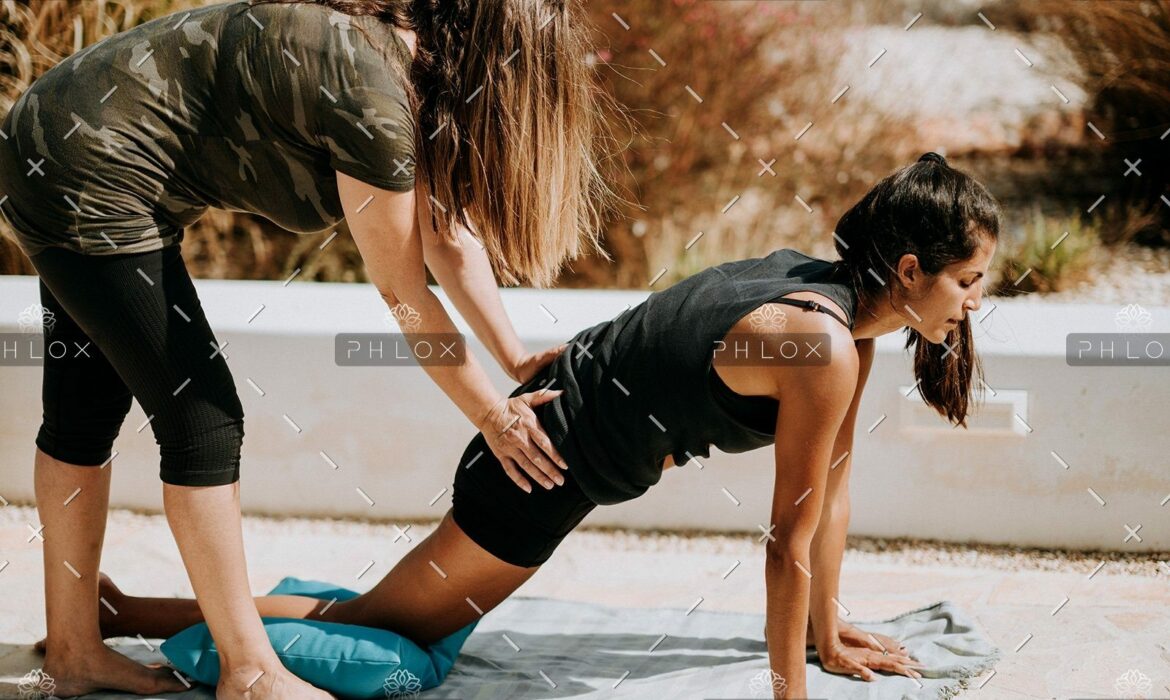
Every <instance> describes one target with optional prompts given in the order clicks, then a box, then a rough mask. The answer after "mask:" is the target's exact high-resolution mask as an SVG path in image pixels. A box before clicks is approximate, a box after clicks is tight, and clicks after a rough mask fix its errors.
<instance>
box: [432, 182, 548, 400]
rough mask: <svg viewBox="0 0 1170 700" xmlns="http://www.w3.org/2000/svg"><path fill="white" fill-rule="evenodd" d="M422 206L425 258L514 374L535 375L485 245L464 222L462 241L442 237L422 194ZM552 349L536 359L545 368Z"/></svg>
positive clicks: (522, 378)
mask: <svg viewBox="0 0 1170 700" xmlns="http://www.w3.org/2000/svg"><path fill="white" fill-rule="evenodd" d="M417 205H418V226H419V234H420V235H421V237H422V246H423V259H424V260H425V261H426V266H427V268H428V269H430V271H431V274H433V275H434V276H435V281H437V282H438V283H439V284H440V285H441V286H442V287H443V291H445V292H447V296H448V297H450V298H451V301H452V303H454V304H455V308H457V309H459V313H461V314H462V315H463V318H464V319H466V320H467V323H468V325H470V326H471V329H472V331H473V332H474V333H475V335H476V337H477V338H479V339H480V340H481V341H483V344H484V345H486V346H487V349H488V351H489V352H491V354H492V357H494V358H496V362H498V363H499V365H500V367H501V368H503V370H504V371H505V372H506V373H507V374H508V376H509V377H511V378H512V379H513V380H515V381H517V382H520V383H524V382H526V381H528V379H529V377H530V375H528V376H526V374H525V372H524V369H523V368H524V366H525V364H526V363H528V362H529V361H531V360H533V359H534V358H533V356H532V355H530V354H529V353H528V352H527V351H525V349H524V345H523V343H521V342H520V338H519V337H517V335H516V331H515V329H514V328H513V327H512V322H511V320H510V319H509V318H508V314H507V313H505V312H504V305H503V303H502V302H501V300H500V292H499V284H498V282H497V280H496V277H495V274H494V273H493V272H492V266H491V263H490V262H489V261H488V256H487V253H486V252H485V251H484V248H483V246H482V245H481V244H480V243H479V241H477V240H476V239H475V238H474V237H473V236H472V235H471V232H470V231H468V230H467V229H466V228H464V227H462V226H460V227H458V230H457V231H456V233H457V234H458V238H459V240H458V242H456V241H452V240H450V239H449V238H447V237H445V236H439V235H436V233H435V230H434V228H433V227H432V219H431V202H430V200H429V199H428V198H424V197H422V196H419V197H417ZM562 347H563V346H562ZM560 349H561V348H554V349H553V350H552V351H550V353H551V354H552V355H553V356H555V354H556V352H559V350H560ZM550 353H541V355H540V358H539V359H536V362H537V363H538V365H539V366H542V364H540V363H541V359H546V360H547V361H551V360H552V359H553V358H552V357H549V356H548V355H549V354H550ZM538 368H539V367H538ZM533 373H535V372H533Z"/></svg>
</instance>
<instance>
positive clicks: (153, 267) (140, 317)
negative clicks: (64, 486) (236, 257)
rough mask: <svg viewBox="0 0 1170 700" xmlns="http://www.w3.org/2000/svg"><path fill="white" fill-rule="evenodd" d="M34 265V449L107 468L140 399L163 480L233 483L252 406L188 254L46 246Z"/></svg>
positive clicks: (175, 247)
mask: <svg viewBox="0 0 1170 700" xmlns="http://www.w3.org/2000/svg"><path fill="white" fill-rule="evenodd" d="M30 260H31V261H32V263H33V266H34V267H35V268H36V270H37V273H38V274H39V275H40V294H41V305H42V306H43V307H45V309H46V311H47V312H48V313H45V314H44V317H43V318H44V320H43V325H44V332H45V352H44V375H43V383H42V390H41V401H42V405H43V418H42V423H41V427H40V430H39V431H38V433H37V437H36V444H37V447H39V448H40V449H41V450H42V451H44V452H45V453H46V454H48V455H49V456H50V457H53V458H54V459H57V460H60V461H62V462H66V463H68V464H74V465H81V466H100V465H103V464H105V463H106V462H107V461H108V460H109V458H110V456H111V453H112V447H113V444H114V438H116V437H117V436H118V433H119V431H120V429H121V427H122V423H123V421H124V420H125V418H126V414H127V413H128V412H129V410H130V401H131V397H132V396H133V397H134V398H137V399H138V403H139V405H141V406H142V408H143V410H144V411H145V412H146V415H147V417H148V419H149V423H150V427H151V430H153V432H154V437H155V442H156V443H158V445H159V452H160V455H161V458H162V459H161V468H160V476H161V478H162V480H163V481H164V482H166V483H168V484H176V485H181V486H218V485H222V484H230V483H233V482H235V481H237V480H238V479H239V470H240V447H241V445H242V443H243V437H244V428H243V424H244V410H243V407H242V406H241V405H240V399H239V396H238V394H237V393H236V386H235V383H234V381H233V380H232V375H231V372H230V371H229V369H228V366H227V362H226V361H225V360H224V354H223V352H222V351H220V346H219V343H218V342H217V341H216V339H215V336H214V335H213V334H212V332H211V328H210V327H209V326H208V324H207V319H206V317H205V316H204V314H203V307H202V306H201V305H200V303H199V298H198V296H197V295H196V293H195V286H194V285H193V284H192V282H191V277H190V275H188V273H187V268H186V265H185V264H184V263H183V258H182V255H181V253H180V246H179V245H172V246H168V247H166V248H163V249H162V250H157V251H152V252H147V253H126V254H119V255H82V254H80V253H75V252H73V251H70V250H66V249H64V248H46V249H44V250H42V251H41V252H39V253H37V254H36V255H33V256H32V257H31V258H30ZM50 314H51V315H50Z"/></svg>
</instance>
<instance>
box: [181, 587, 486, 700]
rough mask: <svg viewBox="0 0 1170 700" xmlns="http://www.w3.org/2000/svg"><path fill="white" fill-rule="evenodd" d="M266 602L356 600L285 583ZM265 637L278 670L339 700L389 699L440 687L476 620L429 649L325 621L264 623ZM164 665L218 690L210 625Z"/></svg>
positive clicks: (186, 637) (193, 630)
mask: <svg viewBox="0 0 1170 700" xmlns="http://www.w3.org/2000/svg"><path fill="white" fill-rule="evenodd" d="M268 595H301V596H307V597H310V598H318V599H321V600H332V599H334V598H336V599H337V600H338V601H342V600H349V599H350V598H354V597H357V595H358V593H356V592H355V591H351V590H349V589H347V588H341V587H340V586H335V585H333V584H330V583H324V582H322V581H302V580H300V579H297V578H292V577H289V578H286V579H284V580H283V581H281V582H280V583H279V584H277V586H276V588H273V589H272V590H271V591H269V592H268ZM261 621H262V622H263V623H264V630H265V631H266V632H267V633H268V639H269V640H270V641H271V642H272V647H273V648H274V649H275V650H276V655H277V657H278V658H280V661H281V663H283V664H284V665H285V667H286V668H288V670H289V671H292V672H293V673H294V674H296V675H297V676H299V677H300V678H303V679H304V680H306V681H308V682H309V683H312V684H313V685H315V686H317V687H318V688H321V689H322V690H326V691H329V692H331V693H333V694H335V695H337V696H339V697H342V698H386V697H396V696H398V695H402V696H410V695H413V694H414V693H417V692H421V691H423V690H428V689H430V688H434V687H437V686H438V685H439V684H440V683H442V682H443V679H444V678H446V677H447V672H448V671H450V670H451V666H453V665H454V664H455V657H456V656H458V655H459V650H460V649H461V648H462V647H463V643H464V642H465V641H467V637H468V635H470V634H471V631H472V630H473V629H475V626H476V625H477V624H479V619H476V620H475V621H474V622H472V623H470V624H468V625H467V626H466V627H464V628H463V629H461V630H458V631H457V632H453V633H451V634H450V635H448V636H447V637H444V638H443V639H440V640H439V641H437V642H435V643H434V644H432V645H430V646H429V647H427V648H426V649H423V648H421V647H419V646H418V645H417V644H415V643H414V642H412V641H410V640H409V639H408V638H406V637H403V636H402V635H400V634H396V633H394V632H391V631H389V630H384V629H377V628H374V627H363V626H361V625H346V624H341V623H338V622H325V621H322V620H301V619H296V618H288V617H263V618H261ZM162 652H163V654H165V655H166V657H167V659H169V660H170V662H171V663H172V664H173V665H174V666H175V668H177V669H179V670H180V671H182V672H183V673H184V674H186V675H187V676H189V677H191V678H193V679H195V680H197V681H199V682H200V683H206V684H207V685H211V686H214V685H215V684H216V683H217V682H218V681H219V654H218V653H217V652H216V648H215V642H214V641H213V640H212V638H211V632H210V631H209V630H208V628H207V623H204V622H200V623H199V624H197V625H192V626H191V627H188V628H187V629H185V630H183V631H181V632H179V633H178V634H176V635H175V636H173V637H171V638H170V639H168V640H166V641H164V642H163V643H162Z"/></svg>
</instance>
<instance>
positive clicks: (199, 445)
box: [155, 401, 244, 486]
mask: <svg viewBox="0 0 1170 700" xmlns="http://www.w3.org/2000/svg"><path fill="white" fill-rule="evenodd" d="M236 408H237V410H232V411H230V412H229V413H227V414H224V415H219V416H217V417H216V420H213V421H211V420H206V419H204V420H192V421H188V422H184V423H183V424H182V426H181V429H178V430H167V431H160V430H156V431H155V440H156V441H157V442H158V444H159V454H160V456H161V464H160V471H159V476H160V477H161V479H162V481H163V482H164V483H167V484H173V485H176V486H222V485H225V484H232V483H235V482H237V481H239V479H240V452H241V449H242V447H243V444H244V415H243V410H242V409H238V401H237V403H236Z"/></svg>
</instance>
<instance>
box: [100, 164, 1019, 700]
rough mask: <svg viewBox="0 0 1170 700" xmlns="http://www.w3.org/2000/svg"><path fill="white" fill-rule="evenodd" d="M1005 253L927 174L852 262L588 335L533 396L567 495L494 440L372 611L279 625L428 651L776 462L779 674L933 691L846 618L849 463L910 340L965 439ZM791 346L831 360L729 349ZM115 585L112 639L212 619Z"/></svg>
mask: <svg viewBox="0 0 1170 700" xmlns="http://www.w3.org/2000/svg"><path fill="white" fill-rule="evenodd" d="M998 232H999V209H998V206H997V204H996V202H995V200H994V198H993V197H992V196H991V195H990V194H989V193H988V192H987V190H986V189H985V188H984V187H983V186H982V185H981V184H979V183H978V182H976V181H975V180H973V179H971V178H970V177H969V176H967V175H966V174H965V173H962V172H960V171H957V170H954V169H952V168H950V167H949V166H948V165H947V164H946V162H945V160H944V159H943V158H942V157H941V156H938V155H936V154H933V153H928V154H926V155H924V156H923V157H922V158H921V159H919V161H918V162H916V163H914V164H912V165H910V166H907V167H905V168H902V169H901V170H899V171H897V172H895V173H893V174H892V175H890V176H889V177H887V178H885V179H883V180H882V181H881V182H879V183H878V184H877V185H876V186H875V187H874V188H873V189H872V190H871V191H870V192H869V193H867V194H866V195H865V197H864V198H863V199H862V200H861V201H860V202H858V203H857V204H856V205H854V206H853V207H852V208H851V209H850V210H849V211H848V212H847V213H846V214H845V216H844V217H842V219H841V221H840V222H839V223H838V225H837V229H836V240H837V242H836V247H837V252H838V254H839V255H840V256H841V259H840V260H838V261H835V262H828V261H825V260H821V259H818V258H813V257H810V256H808V255H805V254H803V253H800V252H798V251H795V250H791V249H781V250H777V251H775V252H773V253H771V254H770V255H767V256H766V257H762V258H753V259H748V260H738V261H733V262H728V263H724V264H721V265H717V266H714V267H710V268H708V269H706V270H704V271H702V272H700V273H698V274H695V275H693V276H691V277H689V278H687V279H685V280H683V281H681V282H679V283H677V284H675V285H674V286H672V287H670V288H668V289H665V290H662V291H659V292H655V293H653V294H651V295H650V296H649V297H648V298H647V299H646V300H645V301H644V302H642V303H641V304H638V305H637V306H635V307H633V308H631V309H629V310H627V311H625V312H623V313H622V314H620V315H618V316H617V317H616V318H614V319H612V320H610V321H605V322H603V323H599V324H597V325H595V326H593V327H591V328H588V329H586V330H584V331H582V332H580V333H578V334H577V335H576V336H575V337H574V338H573V339H572V340H571V341H570V343H569V349H568V350H566V351H565V352H563V353H562V354H561V355H560V356H558V358H557V359H556V361H554V362H553V364H551V365H549V366H548V367H546V368H544V369H543V370H542V371H541V372H540V373H539V374H537V375H536V376H535V377H534V378H532V379H531V380H529V382H527V383H526V384H525V385H523V386H521V387H519V388H517V389H516V390H515V392H514V394H519V393H523V392H527V391H534V390H539V389H540V388H551V389H553V390H556V389H560V390H561V391H562V393H561V394H560V395H558V396H557V397H556V398H555V399H553V400H552V401H551V402H548V403H545V404H543V405H541V406H540V407H539V410H538V411H537V416H538V418H539V420H540V423H541V424H542V425H544V426H545V427H546V429H547V431H548V434H549V436H550V438H551V439H552V440H553V444H554V445H555V446H556V448H557V449H558V450H559V451H560V453H561V455H562V456H563V457H564V459H565V461H566V462H567V463H568V470H567V471H566V472H565V473H564V475H565V483H564V485H563V486H560V487H556V488H553V489H552V490H546V489H532V490H531V492H527V491H525V490H523V489H521V488H518V486H517V482H523V479H524V477H523V476H522V475H520V474H519V473H518V472H516V470H515V468H514V467H511V466H504V465H501V464H500V462H498V461H497V460H496V459H495V458H494V457H493V456H492V452H491V450H490V449H488V446H487V444H486V442H485V440H484V436H483V434H482V433H480V434H478V435H476V436H475V437H474V438H473V439H472V440H471V442H470V444H469V445H468V446H467V449H466V451H465V452H464V454H463V457H462V459H461V460H460V465H459V468H458V470H457V472H456V475H455V482H454V495H453V508H452V509H451V510H450V511H448V513H447V514H446V515H445V516H444V518H443V519H442V521H441V522H440V524H439V526H438V528H437V529H436V530H435V531H434V532H432V533H431V534H430V535H429V536H428V537H427V538H426V539H424V540H422V541H421V542H420V543H419V544H418V545H416V546H415V547H414V548H413V549H412V550H411V551H410V552H409V553H407V554H406V556H404V557H403V559H402V560H401V561H400V562H399V563H398V564H397V565H396V566H395V567H394V569H393V570H391V571H390V572H389V573H388V574H387V575H386V576H385V578H383V579H382V581H381V582H379V583H378V585H377V586H375V587H374V588H373V589H372V590H371V591H369V592H368V593H365V594H364V595H362V596H360V597H358V598H356V599H354V600H351V601H347V602H342V603H336V604H333V605H325V604H324V603H322V601H320V600H316V599H312V598H302V597H298V596H266V597H261V598H258V599H257V605H258V607H259V610H260V614H261V615H264V616H276V617H314V618H317V619H326V620H330V621H334V622H346V623H353V624H361V625H366V626H373V627H384V628H386V629H390V630H393V631H395V632H398V633H400V634H404V635H406V636H408V637H410V638H412V639H413V640H414V641H416V642H418V643H420V644H429V643H431V642H434V641H436V640H438V639H441V638H442V637H445V636H447V635H449V634H451V633H452V632H454V631H456V630H459V629H461V628H462V627H464V626H465V625H467V624H468V623H470V622H471V621H472V620H474V619H475V618H476V617H477V616H478V615H480V614H482V613H480V612H478V611H477V609H476V608H478V609H479V610H482V611H484V612H486V611H488V610H491V609H492V608H494V607H495V606H496V605H498V604H499V603H500V602H501V601H502V600H503V599H504V598H506V597H507V596H508V595H510V594H511V593H512V592H513V591H514V590H515V589H516V588H517V587H519V586H520V585H521V584H522V583H523V582H524V581H526V580H527V579H528V578H529V577H530V576H532V575H533V573H535V572H536V570H537V569H538V568H540V565H541V564H542V563H544V562H545V561H546V560H547V559H548V558H549V557H550V556H551V555H552V553H553V550H554V549H555V548H556V547H557V545H558V544H559V543H560V541H561V540H562V539H563V538H564V537H565V536H566V535H567V534H568V533H569V532H570V531H571V530H572V529H573V528H574V527H576V525H577V524H578V523H580V522H581V520H582V519H583V518H584V517H585V516H586V515H587V514H588V513H589V512H590V511H591V510H593V508H595V507H596V506H597V505H608V504H613V503H619V502H622V501H626V500H629V499H632V498H635V497H637V496H639V495H640V494H642V493H643V492H645V491H646V490H647V489H648V488H649V487H650V486H652V485H653V484H655V483H656V482H657V481H658V480H659V479H660V478H661V475H662V471H663V470H664V469H666V468H669V467H670V466H672V464H679V465H682V464H685V463H686V462H688V461H691V460H692V459H694V458H695V457H706V456H708V454H709V449H710V447H711V446H715V447H718V448H719V449H720V450H723V451H724V452H744V451H746V450H750V449H754V448H758V447H763V446H765V445H769V444H773V443H774V444H775V448H774V449H775V457H776V471H775V486H774V495H773V505H772V512H771V518H770V523H771V524H772V525H774V526H775V529H774V530H772V533H773V535H774V536H775V540H774V541H772V540H770V541H769V542H768V544H767V545H766V556H767V565H766V569H765V570H766V586H767V604H766V610H767V614H766V627H765V635H766V638H767V639H768V641H769V644H768V647H769V661H770V665H771V667H772V670H773V671H775V672H776V673H778V674H780V675H781V676H782V677H783V678H784V679H785V680H786V682H787V688H788V691H789V693H790V696H791V697H805V693H806V690H807V689H806V687H805V673H804V664H805V651H804V650H805V646H806V644H808V643H813V644H815V646H816V648H817V650H818V652H819V655H820V659H821V661H822V664H823V665H824V667H825V668H826V669H827V670H829V671H831V672H838V673H845V674H856V675H859V676H861V677H863V678H866V679H871V678H873V677H874V674H873V671H872V670H871V669H876V670H882V671H890V672H895V673H902V674H905V675H910V676H915V675H918V672H917V671H916V670H914V669H915V667H916V666H918V665H919V664H918V663H917V662H916V661H914V660H913V659H912V658H910V657H909V656H908V655H907V654H906V652H905V648H904V647H901V646H899V644H898V642H896V641H895V640H893V639H890V638H888V637H881V636H880V635H870V634H868V633H865V632H862V631H860V630H857V629H856V628H853V627H851V626H848V625H846V624H845V623H843V622H841V621H839V620H838V619H837V616H836V606H835V603H834V599H835V598H836V597H837V590H835V588H836V584H837V580H838V577H839V572H840V565H841V556H842V552H843V550H844V540H845V531H846V526H847V518H848V515H847V514H848V485H847V480H848V475H849V465H850V459H849V457H848V455H850V454H851V453H852V437H853V432H854V424H855V421H856V418H857V407H858V403H859V400H860V397H861V393H862V389H863V388H864V385H865V381H866V378H867V376H868V373H869V367H870V363H871V361H872V358H873V347H874V338H875V337H877V336H879V335H882V334H885V333H890V332H893V331H898V330H903V329H905V330H906V331H907V333H908V339H907V345H906V347H907V348H909V347H911V346H913V347H914V373H915V375H916V378H917V380H918V385H917V386H918V389H919V391H920V393H921V395H922V397H923V399H924V401H926V403H927V404H929V405H930V406H932V407H934V408H935V409H936V410H938V411H939V413H940V414H942V415H943V416H945V417H946V418H947V419H948V420H949V421H951V422H952V423H954V424H957V425H963V426H965V424H966V416H967V413H968V404H969V398H970V397H971V395H972V388H973V386H974V378H975V372H976V371H977V370H978V371H980V372H981V370H980V368H979V363H978V358H977V356H976V355H975V354H974V347H973V341H972V336H971V320H970V319H969V318H968V316H967V312H968V311H973V310H977V309H978V308H979V306H980V297H981V294H982V280H983V278H984V275H985V274H986V272H987V269H988V266H989V264H990V261H991V258H992V256H993V254H994V250H995V245H996V240H997V237H998ZM794 307H795V308H794ZM816 312H822V313H816ZM779 330H782V331H783V332H784V333H785V334H789V333H810V334H823V335H822V337H823V338H824V339H825V342H824V343H823V344H822V346H823V347H822V349H821V354H822V355H823V356H825V357H827V358H828V361H827V362H823V363H820V364H811V363H789V364H777V363H774V362H773V363H769V364H763V363H755V364H754V365H746V364H736V363H734V362H733V361H730V360H728V361H720V356H721V355H727V354H730V353H717V352H714V350H713V349H714V348H718V347H720V346H719V343H720V342H721V341H727V340H728V338H729V337H730V336H734V337H735V338H737V339H740V340H743V339H745V338H753V337H755V338H756V339H757V340H761V341H764V342H767V341H768V339H769V337H770V338H771V339H773V340H774V339H775V338H776V336H775V335H774V334H775V333H776V332H777V331H779ZM770 334H771V335H770ZM770 354H774V353H770ZM843 455H844V456H845V458H844V459H842V456H843ZM525 483H526V482H525ZM806 492H807V495H806ZM814 534H815V535H818V537H817V538H816V540H815V543H816V546H815V547H814ZM430 562H434V563H435V564H437V565H438V566H440V567H441V568H442V570H443V571H444V572H445V574H446V576H443V577H440V576H437V575H436V574H435V571H434V569H433V568H432V567H431V565H430ZM805 571H815V572H816V575H815V576H813V577H811V579H810V577H809V576H807V575H806V574H805ZM105 585H106V587H107V588H106V592H105V595H107V596H115V597H117V598H118V599H119V600H120V603H113V601H111V602H112V603H113V604H114V605H115V607H116V608H117V609H118V610H119V611H120V614H119V615H118V618H117V622H116V623H115V622H114V621H113V620H111V621H110V622H109V626H108V627H107V630H106V631H107V633H108V634H109V635H111V636H112V635H114V634H143V635H145V636H151V637H164V636H169V635H171V634H174V633H176V632H178V631H179V630H181V629H183V628H184V627H187V626H188V625H191V624H194V623H195V622H198V621H199V620H200V619H201V617H200V613H199V609H198V607H197V606H196V605H195V604H194V602H193V601H188V600H173V599H144V598H131V597H125V596H122V595H121V594H119V593H118V591H117V590H116V589H115V588H113V586H112V584H110V583H109V582H108V581H106V582H105ZM107 599H109V598H107ZM469 600H470V601H474V606H472V605H469V604H468V601H469ZM323 607H324V608H326V609H322V608H323ZM115 625H116V626H117V627H118V629H113V626H115ZM810 638H811V639H810Z"/></svg>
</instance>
